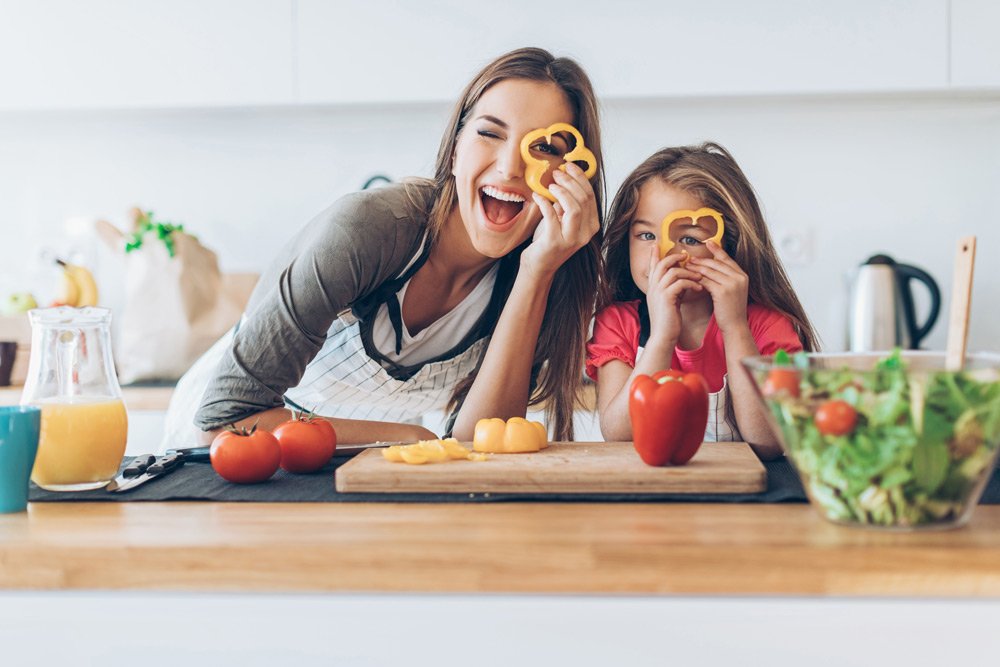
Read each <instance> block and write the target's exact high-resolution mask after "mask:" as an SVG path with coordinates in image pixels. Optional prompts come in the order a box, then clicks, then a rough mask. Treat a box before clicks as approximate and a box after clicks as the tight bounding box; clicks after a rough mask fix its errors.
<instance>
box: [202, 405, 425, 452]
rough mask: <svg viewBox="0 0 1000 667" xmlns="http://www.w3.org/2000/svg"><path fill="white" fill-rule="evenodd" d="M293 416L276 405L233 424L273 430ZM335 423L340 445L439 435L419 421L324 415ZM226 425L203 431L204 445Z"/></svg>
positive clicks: (396, 440) (414, 440)
mask: <svg viewBox="0 0 1000 667" xmlns="http://www.w3.org/2000/svg"><path fill="white" fill-rule="evenodd" d="M291 418H292V411H291V410H289V409H287V408H274V409H272V410H264V411H263V412H258V413H257V414H255V415H253V416H252V417H247V418H246V419H243V420H241V421H238V422H236V423H235V424H233V426H235V427H236V428H250V427H252V426H253V425H254V424H256V425H257V428H260V429H263V430H265V431H273V430H274V429H275V428H277V427H278V426H279V425H280V424H282V423H284V422H286V421H288V420H289V419H291ZM324 419H326V420H327V421H328V422H330V423H331V424H333V429H334V430H335V431H336V432H337V442H338V443H339V444H355V443H365V442H416V441H417V440H433V439H434V438H436V437H437V436H436V435H434V434H433V433H431V432H430V431H429V430H427V429H426V428H424V427H423V426H420V425H418V424H394V423H390V422H373V421H362V420H360V419H339V418H337V417H324ZM224 430H226V429H225V428H216V429H212V430H211V431H202V432H201V434H200V437H201V442H202V444H203V445H210V444H212V440H214V439H215V436H217V435H218V434H219V433H221V432H223V431H224Z"/></svg>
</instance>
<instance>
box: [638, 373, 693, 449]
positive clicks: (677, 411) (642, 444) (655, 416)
mask: <svg viewBox="0 0 1000 667" xmlns="http://www.w3.org/2000/svg"><path fill="white" fill-rule="evenodd" d="M628 412H629V417H631V419H632V444H633V445H634V446H635V450H636V451H637V452H639V457H640V458H642V460H643V461H644V462H645V463H647V464H648V465H651V466H664V465H667V464H672V465H683V464H685V463H687V462H688V461H690V460H691V457H692V456H694V455H695V452H697V451H698V447H700V446H701V443H702V441H703V440H704V439H705V427H706V426H708V384H707V383H706V382H705V378H703V377H702V376H701V375H699V374H698V373H681V372H680V371H674V370H668V371H660V372H658V373H655V374H653V375H652V376H650V375H640V376H639V377H637V378H636V379H635V380H634V381H633V382H632V386H631V388H630V389H629V401H628Z"/></svg>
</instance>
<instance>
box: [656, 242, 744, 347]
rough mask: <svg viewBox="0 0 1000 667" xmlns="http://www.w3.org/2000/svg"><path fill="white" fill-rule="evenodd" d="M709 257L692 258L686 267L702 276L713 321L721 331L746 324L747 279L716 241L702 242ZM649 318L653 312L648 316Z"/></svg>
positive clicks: (734, 328) (729, 330) (731, 329)
mask: <svg viewBox="0 0 1000 667" xmlns="http://www.w3.org/2000/svg"><path fill="white" fill-rule="evenodd" d="M705 247H706V248H708V250H709V252H711V253H712V257H711V258H710V259H709V258H701V259H699V258H696V257H692V258H691V261H689V262H688V268H690V269H691V270H692V271H695V272H697V273H698V274H700V275H701V276H702V280H701V284H702V285H704V286H705V289H706V290H708V293H709V294H710V295H711V296H712V304H713V307H714V310H715V321H716V323H717V324H718V325H719V329H720V330H721V331H722V333H723V334H725V333H727V332H731V331H734V330H736V329H738V328H739V327H746V326H747V298H748V297H747V295H748V293H749V289H750V279H749V278H747V274H746V273H744V272H743V269H741V268H740V266H739V264H737V263H736V262H735V261H734V260H733V258H732V257H730V256H729V255H727V254H726V251H725V250H723V249H722V248H721V247H720V246H719V244H717V243H715V242H714V241H709V242H708V243H706V244H705ZM650 317H652V315H651V316H650Z"/></svg>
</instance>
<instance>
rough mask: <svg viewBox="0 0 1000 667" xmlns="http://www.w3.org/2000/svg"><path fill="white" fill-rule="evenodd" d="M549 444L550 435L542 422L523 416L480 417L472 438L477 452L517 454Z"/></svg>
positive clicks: (537, 449) (542, 447)
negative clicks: (504, 418)
mask: <svg viewBox="0 0 1000 667" xmlns="http://www.w3.org/2000/svg"><path fill="white" fill-rule="evenodd" d="M548 446H549V437H548V434H547V433H546V432H545V426H544V425H542V423H541V422H530V421H528V420H527V419H524V418H523V417H511V418H510V419H508V420H507V421H506V422H505V421H504V420H502V419H497V418H495V417H494V418H493V419H480V420H479V421H478V422H476V431H475V434H474V436H473V439H472V448H473V449H474V450H476V451H477V452H494V453H502V454H517V453H524V452H537V451H540V450H542V449H545V448H546V447H548Z"/></svg>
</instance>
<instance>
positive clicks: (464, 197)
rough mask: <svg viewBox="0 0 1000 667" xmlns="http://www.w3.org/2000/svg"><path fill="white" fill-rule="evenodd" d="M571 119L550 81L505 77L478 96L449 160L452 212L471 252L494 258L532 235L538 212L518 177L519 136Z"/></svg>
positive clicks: (520, 166)
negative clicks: (455, 198) (454, 194)
mask: <svg viewBox="0 0 1000 667" xmlns="http://www.w3.org/2000/svg"><path fill="white" fill-rule="evenodd" d="M573 121H574V119H573V112H572V109H571V108H570V105H569V102H568V100H567V99H566V95H565V94H564V93H563V91H562V89H561V88H559V86H557V85H556V84H554V83H550V82H541V81H531V80H527V79H506V80H504V81H501V82H499V83H497V84H494V85H493V86H492V87H490V88H489V89H488V90H487V91H486V92H485V93H483V95H482V97H480V98H479V101H478V102H477V103H476V105H475V106H474V107H473V108H472V111H471V112H470V113H469V119H468V121H467V122H466V124H465V127H463V128H462V130H461V132H459V135H458V138H457V140H456V144H455V153H454V156H453V161H452V175H453V176H454V177H455V188H456V191H457V195H458V214H459V216H460V217H461V222H462V225H463V226H464V227H465V231H466V232H467V233H468V235H469V240H470V241H471V243H472V247H473V248H474V249H475V251H476V252H478V253H479V254H481V255H483V256H485V257H492V258H500V257H503V256H504V255H506V254H508V253H509V252H510V251H511V250H513V249H514V248H516V247H517V246H519V245H521V243H523V242H524V241H525V240H526V239H528V238H529V237H531V235H532V234H534V232H535V227H537V226H538V222H539V221H540V220H541V218H542V214H541V211H540V210H539V208H538V206H537V205H536V204H535V203H534V202H533V201H532V199H531V194H532V192H531V189H530V188H529V187H528V185H527V183H525V181H524V168H525V164H524V161H523V160H522V158H521V150H520V147H521V138H522V137H524V135H525V134H527V133H528V132H530V131H531V130H534V129H537V128H541V127H548V126H549V125H552V124H553V123H573Z"/></svg>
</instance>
